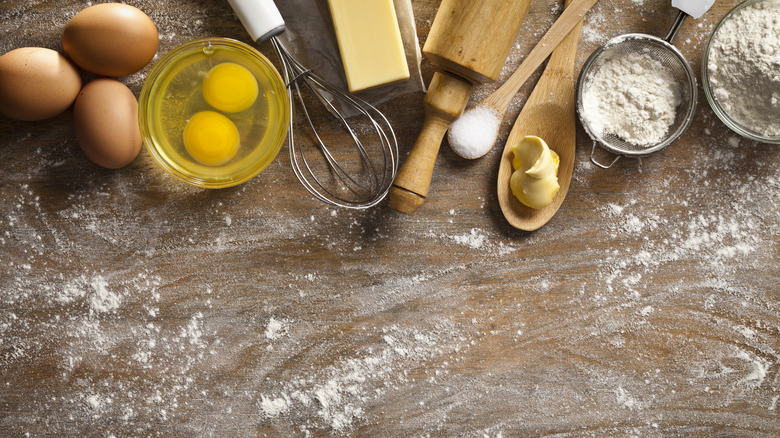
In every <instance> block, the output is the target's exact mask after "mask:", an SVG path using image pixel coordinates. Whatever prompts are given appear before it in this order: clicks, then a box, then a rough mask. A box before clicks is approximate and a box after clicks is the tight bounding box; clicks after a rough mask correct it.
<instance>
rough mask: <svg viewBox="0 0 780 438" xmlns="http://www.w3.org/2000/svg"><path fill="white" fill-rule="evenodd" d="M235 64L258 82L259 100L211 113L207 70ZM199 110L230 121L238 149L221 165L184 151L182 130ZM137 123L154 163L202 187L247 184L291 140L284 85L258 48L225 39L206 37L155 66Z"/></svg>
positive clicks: (147, 83) (143, 89)
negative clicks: (206, 91)
mask: <svg viewBox="0 0 780 438" xmlns="http://www.w3.org/2000/svg"><path fill="white" fill-rule="evenodd" d="M226 62H228V63H235V64H238V65H240V66H242V67H244V68H246V70H248V71H249V72H250V73H251V74H252V76H254V78H255V79H256V81H257V90H258V92H257V98H256V99H255V100H254V103H252V105H251V106H250V107H249V108H247V109H244V110H241V111H238V112H224V111H219V110H218V109H216V108H213V107H212V106H211V105H209V103H207V102H206V99H204V96H203V83H204V79H206V78H207V76H208V74H209V71H210V70H211V69H212V68H213V67H215V66H217V65H219V64H222V63H226ZM201 111H213V112H217V113H220V114H222V115H224V116H226V117H227V118H228V119H230V120H231V121H232V122H233V124H234V125H235V127H236V128H237V130H238V135H239V138H240V146H239V147H238V150H237V152H236V153H235V155H234V156H233V157H232V158H230V159H229V160H228V161H226V162H224V163H220V164H213V165H209V164H203V162H202V161H203V160H201V161H198V160H197V159H195V158H193V156H191V155H190V153H189V152H188V150H187V148H186V147H185V144H184V143H185V141H184V128H185V126H186V125H187V123H188V121H189V120H190V118H191V117H192V116H193V115H194V114H196V113H199V112H201ZM138 122H139V124H140V128H141V135H142V136H143V140H144V144H145V146H146V148H147V150H148V151H149V153H150V154H151V155H152V157H153V158H154V159H155V161H156V162H157V163H158V164H159V165H160V166H161V167H162V168H163V169H164V170H165V171H166V172H168V173H169V174H171V175H173V176H174V177H176V178H177V179H179V180H181V181H184V182H186V183H188V184H192V185H194V186H198V187H204V188H211V189H216V188H224V187H230V186H234V185H237V184H241V183H243V182H246V181H248V180H249V179H251V178H252V177H254V176H256V175H257V174H259V173H260V172H262V171H263V169H265V168H266V167H267V166H268V165H269V164H271V162H272V161H273V160H274V159H275V158H276V155H277V154H278V153H279V150H280V149H281V146H282V143H283V142H284V139H285V138H286V136H287V129H288V125H289V123H290V110H289V105H288V97H287V92H286V89H285V84H284V81H283V80H282V78H281V76H280V75H279V72H278V71H277V70H276V68H275V67H274V66H273V64H271V62H270V61H269V60H268V58H266V57H265V56H263V54H261V53H260V52H258V51H257V50H256V49H254V48H252V47H251V46H249V45H247V44H244V43H242V42H240V41H235V40H231V39H227V38H204V39H198V40H194V41H190V42H188V43H185V44H182V45H180V46H178V47H176V48H175V49H173V50H171V51H170V52H169V53H167V54H166V55H165V56H163V57H162V58H161V59H160V60H159V61H158V62H157V63H156V64H155V65H154V67H152V70H151V72H150V73H149V76H148V77H147V78H146V81H145V82H144V85H143V87H142V89H141V95H140V97H139V100H138Z"/></svg>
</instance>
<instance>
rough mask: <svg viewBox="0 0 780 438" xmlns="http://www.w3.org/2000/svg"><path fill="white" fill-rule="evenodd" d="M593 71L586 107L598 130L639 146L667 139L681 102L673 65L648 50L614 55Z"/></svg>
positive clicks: (584, 96)
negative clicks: (668, 64)
mask: <svg viewBox="0 0 780 438" xmlns="http://www.w3.org/2000/svg"><path fill="white" fill-rule="evenodd" d="M606 56H609V55H606ZM590 74H591V75H592V76H591V77H590V79H589V83H588V84H589V85H588V86H587V87H586V88H585V90H584V93H583V108H584V110H585V113H586V118H587V120H588V123H589V124H590V125H591V128H592V129H593V131H594V132H597V133H599V132H601V133H607V134H614V135H616V136H618V137H620V138H622V139H623V140H625V141H627V142H629V143H632V144H635V145H639V146H644V145H652V144H656V143H659V142H660V141H662V140H663V139H664V137H665V136H666V133H667V132H668V130H669V127H670V126H671V125H672V123H674V119H675V116H676V108H677V106H678V105H679V104H680V90H679V87H678V85H677V81H675V80H674V77H673V76H672V73H671V72H670V71H669V69H667V68H666V67H665V66H664V65H663V64H661V63H660V62H659V61H657V60H655V59H653V58H652V57H651V56H650V55H648V54H646V53H628V54H625V55H623V56H610V57H609V58H607V59H605V60H604V61H603V63H602V64H601V65H600V66H599V67H597V68H596V69H595V70H594V71H593V73H590Z"/></svg>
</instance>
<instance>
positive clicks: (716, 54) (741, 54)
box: [702, 0, 780, 143]
mask: <svg viewBox="0 0 780 438" xmlns="http://www.w3.org/2000/svg"><path fill="white" fill-rule="evenodd" d="M702 83H703V87H704V94H705V95H706V96H707V101H708V102H709V104H710V106H711V107H712V109H713V111H714V112H715V114H716V115H717V116H718V118H720V119H721V120H722V121H723V123H724V124H726V126H728V127H729V128H731V129H732V130H733V131H734V132H736V133H738V134H740V135H741V136H743V137H745V138H748V139H751V140H755V141H759V142H763V143H780V0H748V1H746V2H744V3H741V4H740V5H738V6H737V7H735V8H734V9H732V10H731V11H730V12H729V13H728V14H726V16H724V17H723V18H722V19H721V20H720V22H719V23H718V25H717V26H716V27H715V30H714V31H713V32H712V35H711V36H710V39H709V41H708V43H707V48H706V50H705V52H704V60H703V62H702Z"/></svg>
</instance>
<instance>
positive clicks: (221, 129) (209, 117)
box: [184, 111, 241, 166]
mask: <svg viewBox="0 0 780 438" xmlns="http://www.w3.org/2000/svg"><path fill="white" fill-rule="evenodd" d="M240 146H241V138H240V136H239V133H238V128H236V125H235V124H234V123H233V122H232V121H231V120H230V119H229V118H227V117H225V116H224V115H222V114H220V113H218V112H215V111H200V112H198V113H196V114H194V115H193V116H192V117H190V119H189V120H188V121H187V124H186V125H185V126H184V147H185V148H186V149H187V152H189V153H190V155H192V158H194V159H196V160H198V161H199V162H200V163H202V164H205V165H207V166H219V165H222V164H225V163H227V162H228V161H230V159H231V158H233V157H234V156H235V155H236V152H238V148H239V147H240Z"/></svg>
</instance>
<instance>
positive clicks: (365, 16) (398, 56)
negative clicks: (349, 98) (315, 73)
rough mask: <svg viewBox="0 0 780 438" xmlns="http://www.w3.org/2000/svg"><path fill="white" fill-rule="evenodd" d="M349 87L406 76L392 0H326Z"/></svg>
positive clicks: (363, 87)
mask: <svg viewBox="0 0 780 438" xmlns="http://www.w3.org/2000/svg"><path fill="white" fill-rule="evenodd" d="M328 4H329V5H330V13H331V16H332V17H333V26H334V28H335V30H336V38H337V39H338V43H339V49H340V50H341V60H342V63H343V64H344V72H345V73H346V76H347V84H348V86H349V91H351V92H353V93H354V92H358V91H363V90H367V89H370V88H376V87H379V86H382V85H388V84H392V83H396V82H402V81H405V80H407V79H409V66H408V64H407V63H406V54H405V52H404V45H403V41H402V40H401V32H400V30H399V28H398V19H397V17H396V15H395V6H394V5H393V0H372V1H365V0H328Z"/></svg>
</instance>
